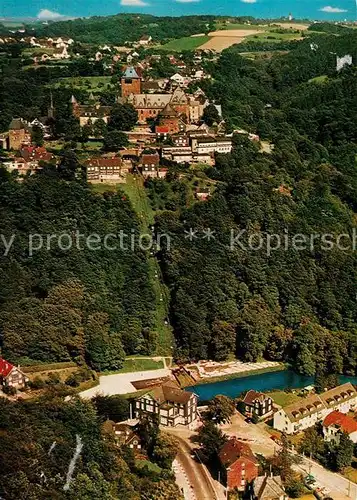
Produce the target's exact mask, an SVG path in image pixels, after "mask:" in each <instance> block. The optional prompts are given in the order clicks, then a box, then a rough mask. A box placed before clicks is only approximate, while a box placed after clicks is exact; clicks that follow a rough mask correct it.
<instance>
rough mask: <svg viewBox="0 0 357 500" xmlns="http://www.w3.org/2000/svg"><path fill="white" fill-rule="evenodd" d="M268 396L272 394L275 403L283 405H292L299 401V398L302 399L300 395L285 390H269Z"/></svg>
mask: <svg viewBox="0 0 357 500" xmlns="http://www.w3.org/2000/svg"><path fill="white" fill-rule="evenodd" d="M267 396H270V397H271V398H272V400H273V401H274V403H276V404H277V405H279V406H282V407H284V406H288V405H291V404H293V403H295V402H296V401H299V399H301V398H300V397H299V396H297V395H296V394H293V393H292V392H284V391H273V392H268V393H267Z"/></svg>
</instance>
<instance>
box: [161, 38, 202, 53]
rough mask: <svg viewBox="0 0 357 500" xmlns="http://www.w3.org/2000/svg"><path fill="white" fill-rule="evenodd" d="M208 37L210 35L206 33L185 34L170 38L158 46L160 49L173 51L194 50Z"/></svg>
mask: <svg viewBox="0 0 357 500" xmlns="http://www.w3.org/2000/svg"><path fill="white" fill-rule="evenodd" d="M209 39H210V37H209V36H206V35H193V36H187V37H184V38H179V39H177V40H171V41H170V42H168V43H166V44H165V45H162V46H160V49H162V50H168V51H173V52H181V51H183V50H194V49H197V48H198V47H200V46H201V45H203V44H205V43H206V42H208V41H209Z"/></svg>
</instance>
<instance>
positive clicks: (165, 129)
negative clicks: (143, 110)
mask: <svg viewBox="0 0 357 500" xmlns="http://www.w3.org/2000/svg"><path fill="white" fill-rule="evenodd" d="M155 131H156V133H157V134H168V133H169V128H168V127H160V125H158V126H157V127H156V128H155Z"/></svg>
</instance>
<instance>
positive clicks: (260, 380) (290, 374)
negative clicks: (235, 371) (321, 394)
mask: <svg viewBox="0 0 357 500" xmlns="http://www.w3.org/2000/svg"><path fill="white" fill-rule="evenodd" d="M340 382H341V384H343V383H345V382H352V384H355V385H357V377H345V376H341V377H340ZM313 383H314V377H306V376H304V375H299V374H298V373H296V372H294V371H292V370H283V371H277V372H269V373H260V374H257V375H249V376H247V377H241V378H235V379H231V380H223V381H222V382H212V383H211V384H209V383H207V384H201V385H195V386H192V387H186V390H187V391H192V392H194V393H195V394H197V395H198V396H199V398H200V400H201V401H208V400H210V399H213V398H214V397H215V396H217V394H223V395H224V396H229V397H231V398H236V397H237V396H238V395H239V394H241V393H242V392H244V391H248V390H249V389H254V390H256V391H263V392H264V391H270V390H273V389H287V388H291V389H294V388H300V387H306V386H307V385H311V384H313Z"/></svg>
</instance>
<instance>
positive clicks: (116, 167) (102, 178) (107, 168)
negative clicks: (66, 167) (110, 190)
mask: <svg viewBox="0 0 357 500" xmlns="http://www.w3.org/2000/svg"><path fill="white" fill-rule="evenodd" d="M84 166H85V167H86V170H87V180H88V182H90V183H91V184H98V183H101V182H104V183H106V184H113V183H114V184H115V183H119V182H122V183H124V182H125V181H126V176H127V174H128V173H129V172H130V171H131V168H132V164H131V162H130V161H123V160H122V158H121V157H120V156H114V157H112V158H104V157H101V158H91V159H89V160H87V161H86V162H85V163H84Z"/></svg>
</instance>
